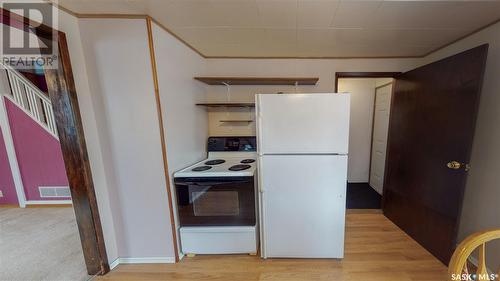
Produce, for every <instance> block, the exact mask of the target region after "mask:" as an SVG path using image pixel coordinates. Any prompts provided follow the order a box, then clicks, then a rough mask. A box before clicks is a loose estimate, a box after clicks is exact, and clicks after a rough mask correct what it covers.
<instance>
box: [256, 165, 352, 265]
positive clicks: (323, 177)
mask: <svg viewBox="0 0 500 281" xmlns="http://www.w3.org/2000/svg"><path fill="white" fill-rule="evenodd" d="M259 169H260V171H259V174H260V191H261V192H260V196H261V198H260V202H261V208H262V210H261V212H262V213H261V226H262V240H263V241H262V248H261V250H262V256H263V257H264V258H268V257H270V258H271V257H289V258H342V257H343V255H344V226H345V200H346V184H347V180H346V177H347V156H345V155H343V156H335V155H264V156H259Z"/></svg>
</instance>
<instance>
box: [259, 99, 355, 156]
mask: <svg viewBox="0 0 500 281" xmlns="http://www.w3.org/2000/svg"><path fill="white" fill-rule="evenodd" d="M256 99H257V100H256V103H257V137H258V138H257V139H258V144H257V149H258V152H259V154H260V155H262V154H316V153H317V154H321V153H327V154H328V153H336V154H347V148H348V143H349V109H350V96H349V94H281V95H280V94H260V95H257V98H256Z"/></svg>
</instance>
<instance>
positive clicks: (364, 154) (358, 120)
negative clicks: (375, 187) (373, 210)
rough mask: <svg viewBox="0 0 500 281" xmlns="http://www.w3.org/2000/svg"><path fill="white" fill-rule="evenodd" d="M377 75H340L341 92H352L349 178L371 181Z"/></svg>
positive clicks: (353, 180) (351, 179) (357, 180)
mask: <svg viewBox="0 0 500 281" xmlns="http://www.w3.org/2000/svg"><path fill="white" fill-rule="evenodd" d="M375 87H376V79H375V78H344V79H339V83H338V92H348V93H350V94H351V121H350V128H349V165H348V170H347V180H348V181H349V182H368V179H369V177H370V157H371V143H372V127H373V104H374V102H375Z"/></svg>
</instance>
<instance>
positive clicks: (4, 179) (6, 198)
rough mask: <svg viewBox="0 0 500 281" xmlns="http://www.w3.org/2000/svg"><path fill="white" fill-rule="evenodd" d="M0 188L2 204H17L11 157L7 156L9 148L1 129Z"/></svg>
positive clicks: (0, 203)
mask: <svg viewBox="0 0 500 281" xmlns="http://www.w3.org/2000/svg"><path fill="white" fill-rule="evenodd" d="M0 190H2V193H3V197H0V205H3V204H17V203H18V201H17V194H16V186H15V185H14V179H13V178H12V172H11V170H10V164H9V159H8V158H7V149H6V148H5V142H4V140H3V135H2V131H1V130H0Z"/></svg>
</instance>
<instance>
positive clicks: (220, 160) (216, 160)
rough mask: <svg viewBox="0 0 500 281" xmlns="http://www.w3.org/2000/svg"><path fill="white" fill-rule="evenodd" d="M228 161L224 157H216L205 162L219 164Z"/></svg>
mask: <svg viewBox="0 0 500 281" xmlns="http://www.w3.org/2000/svg"><path fill="white" fill-rule="evenodd" d="M224 162H226V160H223V159H214V160H208V161H207V162H205V165H219V164H222V163H224Z"/></svg>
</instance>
